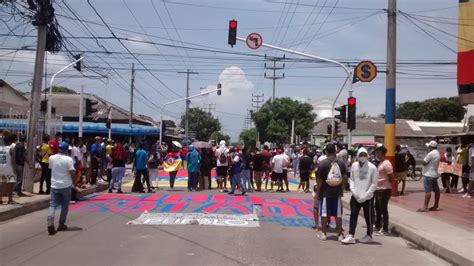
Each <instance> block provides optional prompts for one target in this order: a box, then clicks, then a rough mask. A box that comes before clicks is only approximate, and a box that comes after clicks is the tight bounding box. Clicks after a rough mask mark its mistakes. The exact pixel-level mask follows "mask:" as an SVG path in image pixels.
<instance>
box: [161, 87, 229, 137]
mask: <svg viewBox="0 0 474 266" xmlns="http://www.w3.org/2000/svg"><path fill="white" fill-rule="evenodd" d="M218 85H220V83H219V84H218ZM221 90H222V88H221V86H218V88H217V89H215V90H210V91H206V92H202V93H200V94H196V95H192V96H189V97H184V98H180V99H177V100H174V101H170V102H167V103H165V104H163V105H162V106H161V108H160V109H161V110H160V111H161V114H160V127H161V128H160V143H162V142H163V130H162V128H163V126H162V125H163V109H164V108H165V106H167V105H170V104H173V103H177V102H181V101H187V100H190V99H193V98H197V97H201V96H204V95H208V94H211V93H213V92H218V95H221V94H220V92H221Z"/></svg>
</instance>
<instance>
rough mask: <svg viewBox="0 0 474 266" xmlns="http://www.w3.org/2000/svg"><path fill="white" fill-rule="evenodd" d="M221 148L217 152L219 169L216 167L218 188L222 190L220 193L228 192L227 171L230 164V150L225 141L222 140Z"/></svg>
mask: <svg viewBox="0 0 474 266" xmlns="http://www.w3.org/2000/svg"><path fill="white" fill-rule="evenodd" d="M219 146H220V147H219V148H218V149H217V150H216V158H217V167H216V174H217V187H218V188H220V192H221V193H222V192H227V188H226V186H227V181H226V177H227V171H228V167H229V162H228V153H229V149H227V147H226V145H225V140H221V142H220V143H219Z"/></svg>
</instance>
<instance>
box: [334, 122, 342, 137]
mask: <svg viewBox="0 0 474 266" xmlns="http://www.w3.org/2000/svg"><path fill="white" fill-rule="evenodd" d="M340 132H341V125H340V124H339V122H338V121H334V138H336V137H337V136H339V133H340Z"/></svg>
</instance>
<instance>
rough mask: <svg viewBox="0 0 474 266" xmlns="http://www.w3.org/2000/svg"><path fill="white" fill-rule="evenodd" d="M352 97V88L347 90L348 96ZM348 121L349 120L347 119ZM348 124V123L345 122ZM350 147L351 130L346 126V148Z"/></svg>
mask: <svg viewBox="0 0 474 266" xmlns="http://www.w3.org/2000/svg"><path fill="white" fill-rule="evenodd" d="M351 97H352V90H350V91H349V98H351ZM347 122H349V121H347ZM346 125H349V124H346ZM351 147H352V130H351V129H350V128H349V126H348V127H347V149H348V150H349V149H350V148H351Z"/></svg>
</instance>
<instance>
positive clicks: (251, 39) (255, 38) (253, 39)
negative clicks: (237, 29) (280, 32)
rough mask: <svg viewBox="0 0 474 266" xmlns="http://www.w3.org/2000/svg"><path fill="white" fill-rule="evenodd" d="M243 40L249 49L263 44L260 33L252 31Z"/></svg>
mask: <svg viewBox="0 0 474 266" xmlns="http://www.w3.org/2000/svg"><path fill="white" fill-rule="evenodd" d="M245 42H246V43H247V46H248V47H249V48H250V49H258V48H260V46H262V44H263V38H262V35H260V34H258V33H256V32H254V33H250V34H249V35H248V36H247V40H246V41H245Z"/></svg>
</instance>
